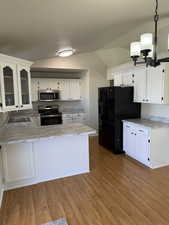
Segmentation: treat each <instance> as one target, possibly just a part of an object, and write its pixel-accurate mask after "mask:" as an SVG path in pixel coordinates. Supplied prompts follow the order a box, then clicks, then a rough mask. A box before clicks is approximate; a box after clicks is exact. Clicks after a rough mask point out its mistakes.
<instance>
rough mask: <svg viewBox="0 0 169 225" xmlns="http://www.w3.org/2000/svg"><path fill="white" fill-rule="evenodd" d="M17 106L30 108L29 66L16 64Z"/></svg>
mask: <svg viewBox="0 0 169 225" xmlns="http://www.w3.org/2000/svg"><path fill="white" fill-rule="evenodd" d="M17 72H18V88H19V106H20V108H21V109H30V108H32V100H31V76H30V68H29V67H26V66H22V65H18V70H17Z"/></svg>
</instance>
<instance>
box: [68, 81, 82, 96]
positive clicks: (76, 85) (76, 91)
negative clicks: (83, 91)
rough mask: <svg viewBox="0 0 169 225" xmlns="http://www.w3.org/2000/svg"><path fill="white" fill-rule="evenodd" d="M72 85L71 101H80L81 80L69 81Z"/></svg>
mask: <svg viewBox="0 0 169 225" xmlns="http://www.w3.org/2000/svg"><path fill="white" fill-rule="evenodd" d="M69 85H70V88H69V89H70V99H72V100H79V99H80V98H81V96H80V80H79V79H72V80H70V81H69Z"/></svg>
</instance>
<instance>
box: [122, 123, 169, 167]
mask: <svg viewBox="0 0 169 225" xmlns="http://www.w3.org/2000/svg"><path fill="white" fill-rule="evenodd" d="M168 137H169V127H163V128H156V129H152V128H148V127H147V128H146V127H143V126H141V125H139V124H136V123H132V122H128V121H124V122H123V150H124V151H125V153H126V154H127V155H128V156H130V157H132V158H134V159H136V160H138V161H139V162H141V163H143V164H144V165H146V166H148V167H150V168H152V169H153V168H158V167H162V166H166V165H169V151H168V146H169V138H168Z"/></svg>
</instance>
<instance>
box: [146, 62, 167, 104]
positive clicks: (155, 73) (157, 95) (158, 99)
mask: <svg viewBox="0 0 169 225" xmlns="http://www.w3.org/2000/svg"><path fill="white" fill-rule="evenodd" d="M163 70H164V65H160V66H158V67H156V68H154V67H148V68H147V99H148V102H149V103H157V104H162V103H163V100H164V76H165V73H164V72H163Z"/></svg>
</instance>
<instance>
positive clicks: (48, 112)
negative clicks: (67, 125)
mask: <svg viewBox="0 0 169 225" xmlns="http://www.w3.org/2000/svg"><path fill="white" fill-rule="evenodd" d="M38 111H39V113H40V121H41V126H48V125H55V124H62V113H61V112H59V106H58V105H55V106H39V108H38Z"/></svg>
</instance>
